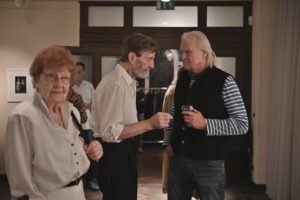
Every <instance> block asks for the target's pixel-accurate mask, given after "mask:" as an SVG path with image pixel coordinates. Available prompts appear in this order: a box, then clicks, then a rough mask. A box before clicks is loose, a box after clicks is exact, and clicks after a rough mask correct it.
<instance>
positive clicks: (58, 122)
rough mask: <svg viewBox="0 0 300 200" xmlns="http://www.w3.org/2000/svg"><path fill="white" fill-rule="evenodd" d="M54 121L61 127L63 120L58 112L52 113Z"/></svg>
mask: <svg viewBox="0 0 300 200" xmlns="http://www.w3.org/2000/svg"><path fill="white" fill-rule="evenodd" d="M53 117H54V121H55V122H56V123H57V124H58V125H59V126H61V127H64V121H63V119H62V116H61V114H60V112H57V113H53Z"/></svg>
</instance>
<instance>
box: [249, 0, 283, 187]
mask: <svg viewBox="0 0 300 200" xmlns="http://www.w3.org/2000/svg"><path fill="white" fill-rule="evenodd" d="M278 5H279V3H278V1H277V0H254V2H253V29H252V34H253V38H252V39H253V43H252V44H253V46H252V113H253V115H255V116H253V115H252V123H253V172H252V178H253V181H254V183H256V184H266V178H267V149H268V137H269V135H268V132H269V123H270V121H269V120H270V117H269V115H270V107H269V106H270V101H272V99H271V98H270V95H271V84H270V82H271V77H270V74H271V73H270V72H271V70H272V59H273V55H272V53H271V52H273V51H272V49H273V48H274V44H275V42H274V38H275V34H276V31H275V29H276V23H277V19H276V14H277V9H278Z"/></svg>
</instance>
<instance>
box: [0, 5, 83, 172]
mask: <svg viewBox="0 0 300 200" xmlns="http://www.w3.org/2000/svg"><path fill="white" fill-rule="evenodd" d="M52 44H58V45H63V46H79V3H77V2H75V1H72V2H66V1H65V2H59V1H56V2H55V1H26V3H25V6H24V7H23V8H20V9H18V8H16V7H15V6H14V3H13V1H0V80H1V84H0V174H5V167H4V141H5V126H6V122H7V116H8V114H9V113H10V112H11V110H12V109H13V107H14V106H15V105H16V104H15V103H7V101H6V91H7V90H6V88H7V81H6V77H7V75H6V71H7V69H9V68H19V67H22V68H23V67H25V68H29V67H30V65H31V62H32V60H33V58H34V56H35V55H36V53H37V52H38V51H39V50H40V49H42V48H45V47H47V46H50V45H52Z"/></svg>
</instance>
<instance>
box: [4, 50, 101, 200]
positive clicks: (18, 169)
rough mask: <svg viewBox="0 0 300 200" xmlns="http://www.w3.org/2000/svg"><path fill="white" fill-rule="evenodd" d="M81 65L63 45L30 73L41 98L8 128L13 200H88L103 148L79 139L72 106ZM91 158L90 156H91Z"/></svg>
mask: <svg viewBox="0 0 300 200" xmlns="http://www.w3.org/2000/svg"><path fill="white" fill-rule="evenodd" d="M74 65H75V62H74V60H73V57H72V55H71V54H70V52H69V51H68V50H66V49H65V48H63V47H61V46H51V47H49V48H46V49H43V50H42V51H40V52H39V53H38V55H37V56H36V58H35V60H34V62H33V64H32V65H31V68H30V75H31V76H32V79H33V84H34V87H35V88H36V91H37V92H36V94H35V96H34V97H33V99H32V100H31V101H27V102H23V103H20V104H19V105H17V106H16V107H15V109H14V110H13V111H12V112H11V114H10V115H9V118H8V124H7V129H6V147H5V150H6V152H5V158H6V162H5V164H6V170H7V176H8V180H9V184H10V189H11V195H12V199H18V198H20V199H39V200H46V199H47V200H58V199H64V200H74V199H76V200H84V199H85V195H84V191H83V187H82V181H81V176H82V175H83V174H84V173H85V172H86V171H87V169H88V167H89V164H90V162H89V159H88V157H90V158H91V159H93V160H98V159H100V157H101V156H102V147H101V144H100V143H99V142H98V141H92V142H91V143H90V144H89V145H86V144H84V141H83V139H82V138H81V137H79V131H78V129H77V127H76V125H75V124H74V121H73V119H72V117H71V112H72V111H73V112H74V113H75V115H76V116H77V118H78V119H79V113H78V111H77V110H76V109H75V108H73V106H72V104H71V103H69V102H67V100H66V97H67V94H68V91H69V87H70V79H71V76H72V73H73V68H74ZM87 156H88V157H87Z"/></svg>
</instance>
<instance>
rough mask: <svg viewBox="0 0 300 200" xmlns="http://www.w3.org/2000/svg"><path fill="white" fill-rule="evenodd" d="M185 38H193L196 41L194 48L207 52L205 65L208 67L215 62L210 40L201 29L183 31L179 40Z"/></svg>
mask: <svg viewBox="0 0 300 200" xmlns="http://www.w3.org/2000/svg"><path fill="white" fill-rule="evenodd" d="M186 38H193V39H194V40H195V43H196V48H197V49H199V50H201V51H204V52H205V53H207V57H206V65H207V66H208V67H213V66H215V65H216V64H217V62H216V54H215V52H214V51H213V50H212V48H211V45H210V42H209V40H208V38H207V37H206V35H205V34H204V33H202V32H201V31H190V32H185V33H183V34H182V36H181V40H184V39H186Z"/></svg>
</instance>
